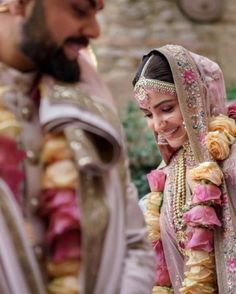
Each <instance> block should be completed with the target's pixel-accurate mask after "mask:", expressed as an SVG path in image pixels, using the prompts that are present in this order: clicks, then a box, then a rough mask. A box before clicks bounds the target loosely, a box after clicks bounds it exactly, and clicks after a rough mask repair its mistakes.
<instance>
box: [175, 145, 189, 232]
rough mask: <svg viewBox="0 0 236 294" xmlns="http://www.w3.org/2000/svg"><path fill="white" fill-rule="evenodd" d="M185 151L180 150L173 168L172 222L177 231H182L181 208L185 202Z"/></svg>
mask: <svg viewBox="0 0 236 294" xmlns="http://www.w3.org/2000/svg"><path fill="white" fill-rule="evenodd" d="M184 155H185V149H183V150H181V154H180V156H179V158H178V161H177V163H176V167H175V183H174V198H173V222H174V226H175V228H176V230H177V231H179V230H182V229H183V220H182V217H183V207H184V205H185V200H186V183H185V174H186V172H185V156H184Z"/></svg>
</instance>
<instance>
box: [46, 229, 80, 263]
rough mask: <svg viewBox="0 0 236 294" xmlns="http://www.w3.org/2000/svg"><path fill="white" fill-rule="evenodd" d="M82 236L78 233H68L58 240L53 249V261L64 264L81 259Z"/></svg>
mask: <svg viewBox="0 0 236 294" xmlns="http://www.w3.org/2000/svg"><path fill="white" fill-rule="evenodd" d="M80 245H81V242H80V234H79V232H78V231H76V230H75V231H68V232H66V233H64V234H63V235H61V236H59V237H57V238H56V240H55V241H54V244H53V247H52V252H51V255H52V261H53V262H62V261H64V260H67V259H74V258H79V257H80Z"/></svg>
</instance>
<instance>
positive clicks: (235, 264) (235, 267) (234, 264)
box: [227, 258, 236, 272]
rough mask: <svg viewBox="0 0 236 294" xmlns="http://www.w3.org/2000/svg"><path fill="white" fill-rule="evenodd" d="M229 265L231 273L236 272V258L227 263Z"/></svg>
mask: <svg viewBox="0 0 236 294" xmlns="http://www.w3.org/2000/svg"><path fill="white" fill-rule="evenodd" d="M227 265H228V267H229V270H230V271H231V272H236V258H230V259H229V260H228V261H227Z"/></svg>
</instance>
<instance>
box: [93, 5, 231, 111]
mask: <svg viewBox="0 0 236 294" xmlns="http://www.w3.org/2000/svg"><path fill="white" fill-rule="evenodd" d="M222 1H224V10H223V15H222V18H221V20H220V21H218V22H215V23H196V22H192V21H191V20H189V19H188V18H187V17H186V16H185V15H184V14H183V13H182V12H181V11H180V9H179V7H178V5H177V1H176V0H109V1H106V8H105V10H104V11H103V12H101V14H100V16H99V18H100V21H101V27H102V35H101V37H100V39H99V40H97V41H96V42H95V44H94V46H95V50H96V54H97V56H98V61H99V70H100V71H101V73H102V75H103V77H104V79H105V81H106V82H107V83H108V85H109V86H110V88H111V90H112V91H113V94H114V96H115V98H116V100H117V104H118V107H119V108H122V107H124V106H125V104H126V103H127V101H128V100H129V99H131V98H132V86H131V81H132V78H133V75H134V72H135V70H136V67H137V64H138V63H139V60H140V58H141V56H142V55H143V54H144V53H145V52H147V51H149V50H150V49H152V48H154V47H159V46H161V45H164V44H170V43H172V44H180V45H183V46H185V47H186V48H188V49H190V50H192V51H195V52H196V53H199V54H203V55H206V56H208V57H209V58H211V59H213V60H215V61H217V62H218V63H219V64H220V65H221V67H222V69H223V72H224V75H225V79H226V84H227V86H231V85H236V72H235V71H236V56H235V52H236V1H235V0H222Z"/></svg>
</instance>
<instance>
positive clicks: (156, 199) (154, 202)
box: [145, 192, 162, 215]
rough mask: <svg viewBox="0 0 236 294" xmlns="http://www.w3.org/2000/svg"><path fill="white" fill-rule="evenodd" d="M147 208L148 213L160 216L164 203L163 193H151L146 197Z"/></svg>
mask: <svg viewBox="0 0 236 294" xmlns="http://www.w3.org/2000/svg"><path fill="white" fill-rule="evenodd" d="M145 198H146V199H145V206H146V208H147V210H148V211H152V213H153V214H157V215H159V214H160V206H161V202H162V193H161V192H151V193H149V194H147V195H146V197H145Z"/></svg>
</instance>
